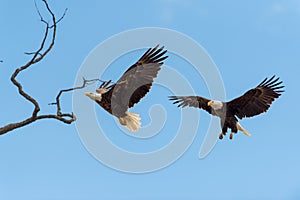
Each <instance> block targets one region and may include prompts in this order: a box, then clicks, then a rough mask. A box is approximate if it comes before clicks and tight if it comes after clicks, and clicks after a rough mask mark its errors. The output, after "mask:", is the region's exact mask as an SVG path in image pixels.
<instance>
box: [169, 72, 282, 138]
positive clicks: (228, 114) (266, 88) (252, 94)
mask: <svg viewBox="0 0 300 200" xmlns="http://www.w3.org/2000/svg"><path fill="white" fill-rule="evenodd" d="M282 88H284V86H283V85H282V81H279V78H275V76H272V77H271V78H270V79H268V78H265V79H264V80H263V81H262V82H261V83H260V84H258V86H256V87H255V88H253V89H250V90H249V91H247V92H246V93H245V94H243V95H242V96H240V97H238V98H236V99H233V100H232V101H229V102H222V101H217V100H209V99H206V98H204V97H201V96H170V97H169V98H170V100H172V101H174V102H173V103H174V104H178V107H186V106H191V107H196V108H201V109H203V110H205V111H207V112H208V113H210V114H212V115H215V116H218V117H219V118H220V119H221V128H222V132H221V133H220V135H219V138H220V139H222V138H223V136H224V135H226V133H227V130H228V128H229V129H231V134H230V139H232V138H233V134H235V133H237V131H238V130H240V131H242V132H243V133H244V134H245V135H247V136H250V135H251V134H250V133H249V132H248V131H246V130H245V129H244V128H243V127H242V126H241V125H240V124H239V123H238V119H237V118H239V119H242V118H245V117H253V116H255V115H259V114H261V113H263V112H266V111H267V110H268V109H269V107H270V105H271V104H272V102H273V101H274V100H275V99H276V98H278V97H279V96H280V95H281V93H282V92H284V90H282Z"/></svg>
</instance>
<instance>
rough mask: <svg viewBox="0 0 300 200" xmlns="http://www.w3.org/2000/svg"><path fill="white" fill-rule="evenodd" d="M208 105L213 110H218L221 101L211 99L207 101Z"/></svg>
mask: <svg viewBox="0 0 300 200" xmlns="http://www.w3.org/2000/svg"><path fill="white" fill-rule="evenodd" d="M207 105H208V106H210V107H212V108H213V109H214V110H219V109H221V108H222V107H223V103H222V101H217V100H211V101H209V102H208V103H207Z"/></svg>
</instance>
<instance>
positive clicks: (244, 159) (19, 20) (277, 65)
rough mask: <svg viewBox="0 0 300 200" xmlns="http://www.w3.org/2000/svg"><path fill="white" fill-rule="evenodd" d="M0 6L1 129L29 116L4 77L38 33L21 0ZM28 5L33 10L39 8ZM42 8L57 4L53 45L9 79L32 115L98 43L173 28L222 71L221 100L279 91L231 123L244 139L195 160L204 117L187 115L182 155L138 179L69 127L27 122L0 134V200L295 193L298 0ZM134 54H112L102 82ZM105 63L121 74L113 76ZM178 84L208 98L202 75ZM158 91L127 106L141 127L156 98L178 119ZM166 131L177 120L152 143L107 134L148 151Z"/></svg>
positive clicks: (70, 80) (158, 0) (66, 101)
mask: <svg viewBox="0 0 300 200" xmlns="http://www.w3.org/2000/svg"><path fill="white" fill-rule="evenodd" d="M0 5H1V6H0V25H1V30H0V33H1V37H0V44H1V48H0V60H3V61H4V62H3V63H0V85H1V87H0V90H1V93H2V95H1V105H0V109H1V113H2V115H1V116H2V117H1V119H0V124H1V125H4V124H6V123H8V122H14V121H18V120H22V119H24V118H25V117H27V116H28V114H29V113H30V112H31V110H32V106H31V105H30V104H28V103H27V102H24V100H23V99H22V98H20V97H19V96H18V94H17V91H16V88H14V87H13V86H12V85H11V83H10V82H9V78H10V75H11V73H12V72H13V71H14V69H15V68H16V67H18V66H21V65H22V64H23V63H25V62H26V61H27V60H28V59H29V58H28V56H26V55H24V52H28V51H34V50H35V49H36V48H37V46H38V45H39V43H40V41H41V38H42V35H43V30H44V29H43V28H44V27H43V24H41V23H40V22H39V17H38V15H37V13H36V11H35V7H34V2H33V1H26V2H25V1H20V2H18V6H16V2H13V1H8V0H4V1H1V3H0ZM38 5H39V6H40V7H41V10H42V8H43V7H42V4H40V2H38ZM50 6H51V8H52V9H53V11H54V12H55V13H56V14H57V15H58V16H59V15H60V14H62V13H63V11H64V9H65V8H68V12H67V15H66V17H65V18H64V19H63V21H62V22H61V23H59V28H58V36H57V40H56V44H55V47H54V48H53V50H52V52H51V53H50V54H49V55H48V56H47V58H46V59H45V60H43V61H42V62H41V63H40V64H38V65H36V66H34V68H31V69H28V70H26V72H24V73H23V74H21V75H20V77H18V80H20V81H22V83H23V85H24V88H25V90H26V91H28V92H29V93H30V94H32V95H33V96H34V97H36V98H37V99H39V102H40V104H41V107H42V111H41V112H42V113H48V112H55V108H54V107H50V106H48V105H47V103H49V102H52V101H53V100H54V98H55V95H56V94H57V91H58V90H59V89H61V88H68V87H70V86H72V85H73V84H74V81H75V78H76V74H77V72H78V70H79V68H80V66H81V64H82V63H83V61H84V59H85V58H86V56H87V55H88V54H89V53H90V52H91V51H92V50H93V49H94V48H95V47H96V46H97V45H98V44H99V43H101V42H103V41H105V40H106V39H107V38H109V37H111V36H112V35H114V34H117V33H120V32H122V31H126V30H129V29H133V28H142V27H161V28H169V29H173V30H176V31H179V32H182V33H184V34H186V35H188V36H189V37H191V38H193V39H194V40H195V41H197V42H198V43H199V44H200V45H202V46H203V47H204V48H205V49H206V51H207V52H208V54H209V55H210V56H211V58H212V59H213V61H214V62H215V63H216V65H217V67H218V69H219V71H220V73H221V75H222V79H223V81H224V86H225V88H226V95H227V98H228V100H229V99H232V98H234V97H237V96H239V95H241V94H242V93H243V92H245V91H246V90H247V89H250V88H251V87H254V86H256V84H258V83H259V82H260V81H261V80H262V79H263V78H265V77H270V76H272V75H273V74H276V75H278V76H280V77H281V79H282V80H283V81H284V84H285V86H286V92H285V93H284V94H283V96H282V97H280V98H279V99H278V100H276V101H275V102H274V104H273V105H272V106H271V109H270V110H269V111H268V113H266V114H263V115H260V116H257V117H255V118H251V119H244V120H242V122H241V124H242V125H243V126H244V127H245V128H246V129H247V130H248V131H249V132H251V133H252V136H251V137H246V136H244V135H243V134H241V133H239V134H238V135H236V137H235V138H234V140H233V141H229V139H228V138H225V139H223V140H222V141H218V142H217V145H216V146H215V148H214V149H213V151H212V152H211V153H210V154H209V156H207V157H206V158H205V159H202V160H200V159H199V158H198V152H199V148H200V145H201V143H202V141H203V139H204V136H205V132H206V131H207V128H208V123H209V120H210V117H209V116H208V115H207V114H206V113H204V112H203V111H199V112H200V116H201V121H200V123H199V127H198V130H197V135H196V137H195V139H194V141H193V143H192V145H191V146H190V148H189V149H188V150H187V151H186V152H185V153H184V154H183V156H182V157H181V158H180V159H178V160H177V161H176V162H175V163H173V164H172V165H170V166H169V167H166V168H164V169H162V170H159V171H156V172H152V173H148V174H128V173H122V172H119V171H116V170H113V169H111V168H108V167H106V166H105V165H103V164H101V163H100V162H99V161H97V160H96V159H95V158H94V157H93V156H92V155H91V154H89V152H88V151H87V150H86V149H85V147H84V145H83V144H82V142H81V140H80V137H79V135H78V133H77V131H76V127H75V124H72V125H65V124H62V123H60V122H57V121H53V120H45V121H39V122H36V123H34V124H31V125H29V126H27V127H24V128H21V129H18V130H15V131H13V132H11V133H8V134H7V135H4V136H1V138H0V159H1V165H0V197H1V199H9V200H11V199H12V200H13V199H21V198H22V199H140V198H143V199H154V198H155V199H166V198H172V199H183V198H184V197H185V198H187V199H299V198H300V192H299V189H300V174H299V167H300V157H299V153H300V150H299V139H300V135H299V130H298V126H297V124H298V113H299V111H300V110H299V107H298V102H297V100H298V99H299V97H300V96H299V92H298V91H299V89H298V86H299V78H298V74H299V72H300V70H299V66H300V60H299V52H300V38H299V35H300V28H299V27H300V26H299V25H300V3H299V1H297V0H286V1H279V0H278V1H272V0H269V1H263V2H262V1H258V0H255V1H251V2H250V1H247V2H241V1H237V0H230V1H223V2H220V1H218V2H216V1H196V0H187V1H184V2H182V1H179V0H154V1H148V2H143V1H122V2H121V1H106V2H101V1H91V0H90V1H85V2H80V1H77V2H74V1H64V2H60V1H56V2H51V3H50ZM174 42H176V41H174ZM142 53H143V51H137V52H134V53H132V54H131V53H130V54H128V55H123V56H122V57H121V58H120V60H117V61H116V62H115V63H113V64H112V66H111V67H110V68H109V71H107V74H104V76H105V78H107V79H108V78H110V77H111V78H113V79H114V80H116V79H117V78H118V77H119V76H120V75H121V74H122V73H123V71H124V70H126V68H127V67H128V66H130V65H131V64H132V63H133V62H134V61H135V60H136V59H137V58H138V57H139V56H140V54H142ZM169 55H170V58H169V59H168V60H167V61H166V65H168V66H170V67H172V68H174V69H176V70H177V71H179V72H182V71H184V70H182V68H184V67H186V68H188V67H189V65H188V64H187V63H185V62H184V61H182V60H180V59H178V58H176V56H174V55H173V54H169ZM172 56H173V57H174V58H172ZM103 57H105V55H103ZM99 59H101V58H99ZM121 61H122V62H121ZM177 61H178V62H177ZM121 63H122V66H119V65H118V64H121ZM116 67H122V69H118V70H114V69H116ZM185 77H186V78H187V79H188V80H189V79H190V80H191V85H193V87H194V88H193V89H194V90H195V93H197V94H199V95H204V96H207V97H209V96H208V95H209V94H208V91H207V88H206V86H205V83H204V82H203V79H201V78H199V80H198V82H197V80H194V78H193V75H192V73H191V74H189V73H187V74H185ZM92 78H94V77H92ZM160 90H163V89H162V88H160V87H158V86H154V87H153V88H152V91H151V93H149V95H147V97H146V98H145V99H143V101H141V102H143V104H142V103H141V105H138V106H137V107H136V108H135V109H136V110H138V111H139V112H140V114H141V115H142V117H143V120H145V121H143V122H144V123H145V124H147V123H149V121H150V119H149V116H147V112H148V109H149V107H151V104H152V103H159V102H157V101H163V103H162V105H164V106H166V111H167V112H170V110H171V112H174V116H175V114H180V111H179V110H178V109H176V108H175V107H172V106H170V105H169V104H168V102H167V100H164V99H163V98H162V97H160V98H158V95H159V94H160V92H161V93H163V94H164V93H165V94H166V95H168V92H167V91H164V90H163V91H160ZM172 108H173V109H172ZM63 109H64V110H65V111H66V112H67V111H71V110H72V95H71V94H67V95H65V96H64V97H63ZM96 112H97V116H98V117H99V119H101V121H103V120H107V121H109V120H112V117H111V116H109V115H108V114H106V113H105V112H104V111H103V110H102V109H100V108H98V109H97V108H96ZM75 114H76V113H75ZM168 116H169V118H170V119H173V118H176V117H173V114H168ZM169 118H168V120H169ZM107 123H108V125H110V122H107ZM173 126H177V125H176V124H172V123H171V124H168V123H167V124H166V130H165V129H164V130H163V131H162V133H160V134H159V135H157V136H156V137H155V138H154V141H153V142H151V141H150V140H149V141H147V140H138V139H136V138H132V137H130V136H127V135H125V134H123V133H122V132H120V134H116V133H115V134H113V135H109V136H108V137H109V138H110V139H111V140H112V141H113V142H114V143H116V144H118V145H121V146H123V147H124V148H127V149H129V150H132V151H141V152H143V151H149V150H153V149H154V148H155V147H158V148H159V147H161V146H163V145H165V144H166V143H168V141H169V140H171V139H172V137H174V136H173V135H169V134H168V129H167V128H170V129H172V127H173ZM141 143H143V144H145V145H143V144H141Z"/></svg>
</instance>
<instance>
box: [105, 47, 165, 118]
mask: <svg viewBox="0 0 300 200" xmlns="http://www.w3.org/2000/svg"><path fill="white" fill-rule="evenodd" d="M163 48H164V47H161V48H159V46H158V45H157V46H156V47H155V48H150V49H148V50H147V51H146V53H145V54H144V55H143V56H142V57H141V58H140V59H139V60H138V61H137V62H136V63H135V64H133V65H132V66H131V67H130V68H129V69H128V70H127V71H126V72H125V73H124V74H123V76H122V77H121V78H120V79H119V80H118V81H117V82H116V84H114V85H112V86H111V87H110V90H109V91H108V92H106V93H105V94H103V95H102V99H103V101H107V99H109V100H110V105H109V106H110V113H112V114H114V115H116V116H122V115H124V113H125V112H126V111H127V109H128V108H131V107H133V106H134V105H135V104H136V103H138V102H139V101H140V100H141V99H142V98H143V97H144V96H145V95H146V94H147V93H148V92H149V90H150V88H151V86H152V83H153V80H154V78H156V77H157V74H158V71H159V70H160V68H161V66H162V65H163V61H164V60H165V59H166V58H167V57H168V56H165V53H166V52H167V50H163Z"/></svg>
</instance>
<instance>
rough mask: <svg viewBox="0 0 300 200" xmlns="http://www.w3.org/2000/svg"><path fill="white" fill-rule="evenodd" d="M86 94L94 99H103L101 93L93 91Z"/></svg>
mask: <svg viewBox="0 0 300 200" xmlns="http://www.w3.org/2000/svg"><path fill="white" fill-rule="evenodd" d="M84 94H85V96H87V97H89V98H90V99H92V100H94V101H101V99H102V97H101V94H99V93H93V92H85V93H84Z"/></svg>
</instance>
